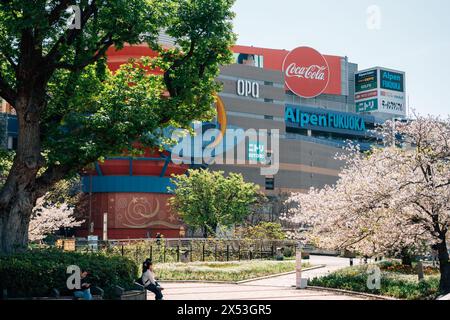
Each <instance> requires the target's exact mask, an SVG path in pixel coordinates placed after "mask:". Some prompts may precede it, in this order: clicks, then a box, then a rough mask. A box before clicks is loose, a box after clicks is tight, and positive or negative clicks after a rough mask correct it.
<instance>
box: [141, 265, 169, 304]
mask: <svg viewBox="0 0 450 320" xmlns="http://www.w3.org/2000/svg"><path fill="white" fill-rule="evenodd" d="M142 284H143V286H144V287H145V288H146V289H147V290H148V291H151V292H153V293H154V294H155V300H163V295H162V293H161V291H162V290H164V289H163V288H161V286H160V285H159V283H158V282H156V280H155V273H154V272H153V262H152V261H151V260H149V259H147V260H145V262H144V263H143V265H142Z"/></svg>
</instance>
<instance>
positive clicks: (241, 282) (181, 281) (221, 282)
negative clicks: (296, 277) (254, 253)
mask: <svg viewBox="0 0 450 320" xmlns="http://www.w3.org/2000/svg"><path fill="white" fill-rule="evenodd" d="M325 267H326V265H324V264H323V265H317V266H313V267H310V268H305V269H302V272H305V271H310V270H315V269H321V268H325ZM295 272H296V271H290V272H284V273H277V274H272V275H269V276H264V277H259V278H254V279H249V280H241V281H219V280H209V281H208V280H159V282H161V283H175V282H178V283H210V284H236V285H239V284H245V283H248V282H253V281H258V280H264V279H271V278H277V277H282V276H286V275H289V274H294V273H295Z"/></svg>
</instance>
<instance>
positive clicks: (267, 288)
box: [149, 256, 364, 300]
mask: <svg viewBox="0 0 450 320" xmlns="http://www.w3.org/2000/svg"><path fill="white" fill-rule="evenodd" d="M310 262H311V264H313V265H326V267H324V268H320V269H315V270H310V271H305V272H304V273H303V275H302V277H303V278H314V277H320V276H323V275H326V274H328V273H330V272H333V271H336V270H338V269H341V268H345V267H347V266H348V265H349V260H348V259H343V258H336V257H319V256H311V261H310ZM355 263H360V262H359V261H355ZM294 285H295V274H288V275H284V276H279V277H274V278H269V279H263V280H257V281H251V282H246V283H243V284H215V283H201V282H198V283H183V282H170V283H164V282H163V283H162V286H163V287H164V288H165V290H164V292H163V293H164V297H165V299H166V300H361V299H364V298H363V297H358V296H350V295H344V294H337V293H333V292H326V291H316V290H310V289H308V290H296V289H295V288H294V287H293V286H294ZM149 298H150V299H153V295H152V294H150V296H149Z"/></svg>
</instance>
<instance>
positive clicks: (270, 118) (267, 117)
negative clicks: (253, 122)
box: [264, 114, 273, 120]
mask: <svg viewBox="0 0 450 320" xmlns="http://www.w3.org/2000/svg"><path fill="white" fill-rule="evenodd" d="M264 120H273V116H268V115H266V114H265V115H264Z"/></svg>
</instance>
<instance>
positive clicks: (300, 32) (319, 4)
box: [234, 0, 450, 116]
mask: <svg viewBox="0 0 450 320" xmlns="http://www.w3.org/2000/svg"><path fill="white" fill-rule="evenodd" d="M371 5H377V6H378V7H379V8H380V10H381V28H380V29H379V30H370V29H369V28H368V27H367V19H368V16H369V15H368V14H367V9H368V8H369V7H370V6H371ZM234 11H235V12H236V18H235V22H234V25H235V32H236V33H237V34H238V41H237V43H238V44H241V45H253V46H258V47H267V48H277V49H287V50H290V49H293V48H295V47H298V46H301V45H307V46H310V47H313V48H315V49H317V50H319V51H320V52H322V53H323V54H332V55H340V56H348V57H349V59H350V61H351V62H355V63H358V64H359V69H360V70H361V69H367V68H370V67H374V66H383V67H387V68H392V69H398V70H402V71H405V72H406V81H407V83H406V86H407V94H408V96H409V99H410V106H411V108H414V109H416V110H417V111H418V112H419V113H420V114H429V113H431V114H435V115H438V114H441V115H443V116H447V115H449V114H450V103H449V95H450V1H449V0H314V1H312V0H236V4H235V6H234Z"/></svg>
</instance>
